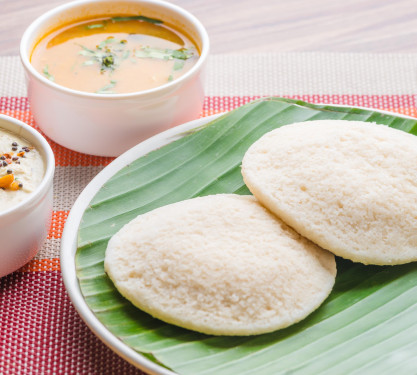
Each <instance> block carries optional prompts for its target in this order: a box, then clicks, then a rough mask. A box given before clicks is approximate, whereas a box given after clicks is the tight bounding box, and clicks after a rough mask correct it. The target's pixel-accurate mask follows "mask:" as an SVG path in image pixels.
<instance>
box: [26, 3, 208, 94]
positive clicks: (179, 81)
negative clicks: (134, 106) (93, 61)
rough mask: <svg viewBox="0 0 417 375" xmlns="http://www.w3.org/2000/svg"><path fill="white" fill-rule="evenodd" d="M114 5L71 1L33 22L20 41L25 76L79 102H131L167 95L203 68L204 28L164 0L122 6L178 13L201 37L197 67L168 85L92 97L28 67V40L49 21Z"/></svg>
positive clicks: (189, 14) (205, 47)
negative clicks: (71, 12) (76, 10)
mask: <svg viewBox="0 0 417 375" xmlns="http://www.w3.org/2000/svg"><path fill="white" fill-rule="evenodd" d="M100 2H102V3H117V1H116V0H76V1H71V2H69V3H65V4H62V5H60V6H57V7H55V8H53V9H50V10H49V11H47V12H45V13H43V14H42V15H41V16H39V17H38V18H36V19H35V20H34V21H33V22H32V23H31V24H30V25H29V26H28V27H27V28H26V30H25V31H24V33H23V35H22V38H21V40H20V47H19V52H20V60H21V62H22V65H23V67H24V68H25V69H26V71H27V72H28V74H29V75H30V76H31V77H33V78H35V79H36V80H38V81H40V82H41V83H43V84H45V85H47V86H49V87H50V88H52V89H55V90H57V91H60V92H62V93H65V94H69V95H72V96H77V97H82V98H91V99H99V100H115V99H116V100H118V99H130V98H140V97H145V98H146V97H148V96H149V97H150V96H154V95H158V93H159V94H164V93H165V92H169V91H170V90H173V89H175V88H176V87H177V86H179V85H181V84H182V83H183V82H186V81H188V80H190V79H191V78H192V77H193V76H195V75H196V74H197V73H198V72H199V71H200V70H201V68H202V67H203V64H204V63H205V61H206V60H207V56H208V53H209V49H210V40H209V36H208V33H207V31H206V29H205V27H204V26H203V24H202V23H201V22H200V21H199V20H198V18H197V17H195V16H194V15H193V14H191V13H190V12H188V11H187V10H185V9H183V8H181V7H179V6H178V5H175V4H172V3H169V2H167V1H164V0H123V2H125V3H144V4H156V5H159V6H162V7H165V8H166V9H168V10H169V11H172V12H173V13H177V14H179V15H181V16H182V17H184V18H185V19H186V20H187V21H188V22H189V23H190V24H192V26H193V27H194V28H195V29H196V31H197V33H198V34H199V36H200V37H201V47H202V48H201V54H200V56H199V59H198V61H197V63H196V64H195V65H194V66H193V67H191V69H190V70H189V71H188V72H186V73H185V74H184V75H182V76H180V77H178V78H177V79H175V80H173V81H171V82H167V83H165V84H163V85H160V86H157V87H154V88H151V89H148V90H142V91H136V92H130V93H120V94H105V95H104V94H97V93H91V92H86V91H80V90H74V89H70V88H68V87H65V86H62V85H59V84H57V83H55V82H52V81H51V80H49V79H47V78H46V77H44V76H42V74H40V73H39V72H38V71H37V70H36V69H35V68H34V67H33V66H32V64H31V63H30V60H29V52H30V51H29V47H30V45H29V40H30V38H31V37H32V36H33V35H35V34H36V33H37V31H38V29H39V28H40V27H41V26H42V25H43V24H44V23H45V22H47V21H48V20H50V19H53V18H54V17H56V16H59V15H60V14H62V13H64V12H65V11H67V10H68V9H74V8H77V7H81V6H82V5H86V4H90V3H100Z"/></svg>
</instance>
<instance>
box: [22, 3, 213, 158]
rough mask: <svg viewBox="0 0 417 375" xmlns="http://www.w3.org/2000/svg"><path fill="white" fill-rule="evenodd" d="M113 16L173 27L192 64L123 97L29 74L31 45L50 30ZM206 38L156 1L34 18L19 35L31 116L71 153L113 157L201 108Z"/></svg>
mask: <svg viewBox="0 0 417 375" xmlns="http://www.w3.org/2000/svg"><path fill="white" fill-rule="evenodd" d="M117 13H119V14H120V13H125V14H139V15H145V16H148V17H152V18H157V19H162V20H164V21H166V22H167V23H170V24H174V25H177V26H178V27H179V29H181V30H183V31H185V32H186V33H187V34H188V35H189V36H190V37H191V38H192V39H193V40H194V42H195V43H196V44H197V46H198V48H199V50H200V51H201V55H200V58H199V60H198V62H197V63H196V64H195V65H194V66H193V67H192V68H191V69H190V70H189V71H188V72H187V73H186V74H184V75H183V76H181V77H179V78H178V79H176V80H174V81H172V82H169V83H167V84H165V85H162V86H159V87H156V88H153V89H150V90H144V91H140V92H135V93H128V94H106V95H102V94H95V93H87V92H82V91H77V90H72V89H69V88H66V87H64V86H61V85H57V84H56V83H54V82H52V81H50V80H49V79H47V78H45V77H44V76H43V75H42V74H40V73H39V72H38V71H36V70H35V68H34V67H33V66H32V65H31V63H30V54H31V52H32V50H33V48H34V46H35V45H36V43H37V41H39V39H41V38H42V36H43V35H45V34H46V33H48V32H49V31H51V30H53V29H55V28H56V27H58V26H60V25H62V24H66V23H70V22H72V21H75V20H77V19H80V18H86V17H90V16H91V17H93V16H94V15H100V16H103V15H114V14H117ZM208 51H209V39H208V35H207V32H206V30H205V29H204V27H203V25H202V24H201V23H200V21H199V20H198V19H197V18H195V17H194V16H193V15H191V14H190V13H188V12H187V11H185V10H184V9H182V8H180V7H178V6H176V5H173V4H170V3H167V2H164V1H160V0H122V1H114V0H113V1H112V0H79V1H75V2H71V3H67V4H64V5H61V6H59V7H57V8H55V9H53V10H51V11H49V12H47V13H45V14H43V15H42V16H41V17H39V18H38V19H36V20H35V21H34V22H33V23H32V24H31V25H30V26H29V27H28V28H27V29H26V31H25V33H24V34H23V37H22V40H21V44H20V57H21V60H22V63H23V67H24V68H25V72H26V79H27V85H28V96H29V102H30V105H31V110H32V113H33V116H34V118H35V120H36V122H37V124H38V126H39V127H40V128H41V129H42V131H43V132H45V134H46V135H48V137H50V138H52V139H53V140H54V141H56V142H57V143H59V144H61V145H63V146H65V147H67V148H70V149H72V150H75V151H79V152H83V153H87V154H92V155H100V156H118V155H120V154H121V153H123V152H124V151H126V150H128V149H130V148H131V147H133V146H134V145H136V144H137V143H139V142H141V141H143V140H145V139H146V138H148V137H150V136H152V135H154V134H156V133H159V132H161V131H163V130H166V129H168V128H170V127H172V126H175V125H178V124H182V123H184V122H187V121H190V120H193V119H196V118H197V117H198V115H199V113H200V112H201V110H202V106H203V100H204V91H203V76H202V70H203V67H204V65H205V62H206V59H207V56H208Z"/></svg>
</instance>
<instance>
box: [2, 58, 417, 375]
mask: <svg viewBox="0 0 417 375" xmlns="http://www.w3.org/2000/svg"><path fill="white" fill-rule="evenodd" d="M0 78H1V79H0V113H3V114H6V115H9V116H12V117H15V118H17V119H19V120H22V121H24V122H26V123H27V124H30V125H31V126H33V127H35V128H37V125H36V123H35V122H34V119H33V117H32V114H31V112H30V107H29V103H28V100H27V97H26V88H25V83H24V74H23V70H22V67H21V65H20V61H19V58H18V57H16V56H11V57H1V58H0ZM206 94H207V96H206V98H205V103H204V109H203V112H202V114H201V116H208V115H211V114H214V113H218V112H223V111H229V110H231V109H234V108H236V107H238V106H240V105H243V104H245V103H248V102H249V101H251V100H253V99H255V98H258V97H260V96H265V95H276V96H286V97H290V98H296V99H302V100H305V101H309V102H313V103H333V104H344V105H356V106H363V107H371V108H379V109H384V110H389V111H393V112H397V113H401V114H406V115H410V116H415V117H417V108H416V106H417V54H406V55H405V54H373V55H371V54H336V53H281V54H277V53H271V54H256V55H214V56H211V57H210V59H209V61H208V64H207V74H206ZM38 130H39V129H38ZM49 141H50V140H49ZM50 144H51V146H52V149H53V151H54V153H55V157H56V173H55V178H54V211H53V217H52V223H51V227H50V230H49V235H48V238H47V240H46V242H45V244H44V246H43V247H42V249H41V250H40V251H39V253H38V255H37V256H36V257H35V258H34V259H33V260H32V261H31V262H29V263H28V264H27V265H26V266H24V267H23V268H21V269H20V270H18V271H17V272H14V273H13V274H11V275H8V276H5V277H3V278H0V374H141V373H142V372H140V371H139V370H137V369H135V368H134V367H133V366H131V365H130V364H128V363H127V362H125V361H124V360H122V359H121V358H119V357H118V356H117V355H116V354H114V353H113V352H112V351H111V350H110V349H108V348H107V347H106V346H105V345H104V344H102V343H101V341H100V340H99V339H97V338H96V337H95V336H94V335H93V334H92V333H91V332H90V330H89V329H88V328H87V326H86V325H85V324H84V323H83V321H82V320H81V318H80V317H79V316H78V314H77V312H76V311H75V309H74V308H73V306H72V305H71V302H70V300H69V298H68V296H67V293H66V291H65V289H64V285H63V283H62V277H61V272H60V263H59V249H60V239H61V234H62V230H63V227H64V224H65V220H66V218H67V215H68V212H69V210H70V209H71V207H72V205H73V203H74V201H75V199H76V198H77V196H78V195H79V193H80V192H81V191H82V189H83V188H84V187H85V186H86V185H87V183H88V182H89V181H90V180H91V179H92V178H93V177H94V176H95V175H96V174H97V173H98V172H99V171H100V170H101V169H102V168H104V167H105V166H106V165H107V164H108V163H109V162H110V161H111V160H112V158H103V157H94V156H89V155H84V154H80V153H77V152H74V151H70V150H68V149H66V148H64V147H62V146H60V145H58V144H56V143H54V142H53V141H50ZM142 374H143V373H142Z"/></svg>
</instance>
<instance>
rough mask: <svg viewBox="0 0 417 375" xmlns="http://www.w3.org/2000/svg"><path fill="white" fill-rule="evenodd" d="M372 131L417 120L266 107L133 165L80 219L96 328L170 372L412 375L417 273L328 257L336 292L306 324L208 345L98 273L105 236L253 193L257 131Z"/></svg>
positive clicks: (254, 106)
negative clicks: (355, 126)
mask: <svg viewBox="0 0 417 375" xmlns="http://www.w3.org/2000/svg"><path fill="white" fill-rule="evenodd" d="M317 119H344V120H362V121H367V122H377V123H381V124H386V125H388V126H391V127H394V128H397V129H400V130H403V131H406V132H409V133H412V134H415V135H416V134H417V119H416V120H414V119H407V118H404V117H400V116H396V115H394V114H387V113H381V112H378V111H373V110H366V109H358V108H347V107H337V106H331V105H313V104H309V103H305V102H302V101H297V100H291V99H284V98H265V99H262V100H259V101H256V102H253V103H250V104H248V105H245V106H242V107H240V108H238V109H236V110H234V111H232V112H230V113H228V114H226V115H224V116H221V117H219V118H218V119H216V120H214V121H213V122H211V123H210V124H208V125H207V126H205V127H203V128H201V129H198V130H196V131H195V132H192V133H191V134H187V135H185V136H184V137H183V138H181V139H179V140H176V141H174V142H172V143H170V144H168V145H166V146H164V147H162V148H160V149H158V150H155V151H153V152H151V153H149V154H148V155H146V156H144V157H141V158H139V159H137V160H136V161H135V162H133V163H131V164H130V165H128V166H126V167H125V168H124V169H122V170H121V171H119V172H118V173H117V174H116V175H114V176H113V177H112V178H111V179H110V180H108V182H107V183H106V184H105V185H104V186H103V187H102V188H101V190H100V191H99V192H98V193H97V194H96V196H95V197H94V198H93V200H92V201H91V203H90V205H89V207H88V209H87V210H86V211H85V213H84V215H83V219H82V222H81V224H80V228H79V233H78V249H77V253H76V267H77V277H78V280H79V283H80V287H81V291H82V293H83V295H84V298H85V300H86V302H87V304H88V305H89V307H90V308H91V310H92V311H93V312H94V314H95V315H96V316H97V318H98V319H99V320H100V321H101V322H102V323H103V324H104V325H105V326H106V327H107V328H108V329H109V330H110V331H111V332H112V333H113V334H114V335H115V336H116V337H118V338H119V339H120V340H122V341H123V342H124V343H125V344H126V345H128V346H130V347H131V348H133V349H134V350H136V351H138V352H140V353H142V354H144V355H145V356H146V357H148V358H150V359H151V360H153V361H154V362H156V363H158V364H159V365H162V366H164V367H166V368H168V369H171V370H173V371H175V372H177V373H179V374H184V375H185V374H190V375H191V374H193V375H194V374H205V375H209V374H216V375H221V374H240V375H243V374H274V375H277V374H303V375H304V374H321V375H323V374H365V373H366V374H378V375H381V374H388V373H391V372H392V371H397V373H400V374H414V373H417V364H416V363H415V359H416V358H417V319H416V317H417V263H411V264H407V265H402V266H395V267H378V266H364V265H361V264H354V263H352V262H349V261H346V260H343V259H337V267H338V276H337V279H336V284H335V286H334V290H333V291H332V293H331V295H330V296H329V298H328V299H327V300H326V301H325V302H324V303H323V305H322V306H321V307H320V308H319V309H318V310H316V311H315V312H314V313H313V314H311V315H310V316H309V317H308V318H307V319H305V320H303V321H302V322H300V323H298V324H296V325H293V326H291V327H289V328H286V329H283V330H280V331H276V332H273V333H269V334H264V335H258V336H250V337H216V336H208V335H204V334H200V333H197V332H192V331H189V330H186V329H182V328H179V327H176V326H173V325H169V324H166V323H164V322H162V321H160V320H158V319H155V318H153V317H151V316H150V315H147V314H146V313H144V312H142V311H140V310H139V309H137V308H135V307H134V306H133V305H132V304H130V302H128V301H127V300H125V299H124V298H123V297H122V296H121V295H120V294H119V293H118V292H117V290H116V289H115V287H114V286H113V284H112V282H111V281H110V279H109V278H108V277H107V276H106V274H105V272H104V268H103V259H104V253H105V249H106V245H107V242H108V240H109V238H110V237H111V236H112V235H113V234H114V233H116V232H117V231H118V230H119V229H120V228H121V227H122V226H123V225H124V224H126V223H127V222H128V221H130V220H131V219H133V218H134V217H136V216H137V215H139V214H142V213H145V212H147V211H150V210H152V209H155V208H157V207H160V206H163V205H166V204H169V203H174V202H177V201H180V200H184V199H188V198H192V197H196V196H203V195H208V194H216V193H237V194H250V192H249V190H248V189H247V188H246V186H245V184H244V183H243V180H242V176H241V173H240V164H241V160H242V157H243V155H244V153H245V151H246V150H247V149H248V148H249V146H250V145H251V144H252V143H253V142H255V141H256V140H257V139H258V138H259V137H261V136H262V135H263V134H265V133H266V132H268V131H270V130H272V129H275V128H278V127H280V126H282V125H286V124H289V123H293V122H299V121H310V120H317Z"/></svg>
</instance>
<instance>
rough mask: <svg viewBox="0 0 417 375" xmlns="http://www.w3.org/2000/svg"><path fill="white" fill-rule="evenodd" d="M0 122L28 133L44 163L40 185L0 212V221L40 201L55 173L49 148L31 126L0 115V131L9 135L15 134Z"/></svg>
mask: <svg viewBox="0 0 417 375" xmlns="http://www.w3.org/2000/svg"><path fill="white" fill-rule="evenodd" d="M2 122H7V123H9V124H12V126H14V127H15V128H16V129H19V128H20V129H24V130H26V131H27V132H28V133H30V135H31V137H33V138H32V139H36V141H37V142H38V144H39V145H41V148H42V151H43V153H44V158H45V160H44V162H45V173H44V175H43V178H42V181H41V183H40V184H39V185H38V186H37V188H36V189H35V190H34V191H33V192H32V193H31V194H29V195H28V196H27V197H26V198H25V199H23V200H22V201H20V202H19V203H17V204H16V205H14V206H12V207H10V208H8V209H7V210H4V211H0V219H3V218H4V217H7V216H11V215H14V214H19V213H22V212H23V211H25V210H26V209H27V207H28V206H30V205H31V204H32V203H33V202H36V201H37V200H38V199H40V198H41V197H42V196H43V195H44V194H46V192H47V191H48V187H49V185H50V183H51V182H52V179H53V176H54V172H55V156H54V153H53V151H52V149H51V146H50V145H49V143H48V142H47V140H46V139H45V138H44V137H43V136H42V134H41V133H39V132H38V131H37V130H36V129H34V128H33V127H32V126H30V125H27V124H25V123H24V122H23V121H20V120H18V119H16V118H14V117H10V116H7V115H3V114H0V129H4V130H6V131H10V132H11V133H17V134H18V132H15V131H13V130H8V129H5V128H3V127H2ZM32 139H28V141H29V142H32Z"/></svg>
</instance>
